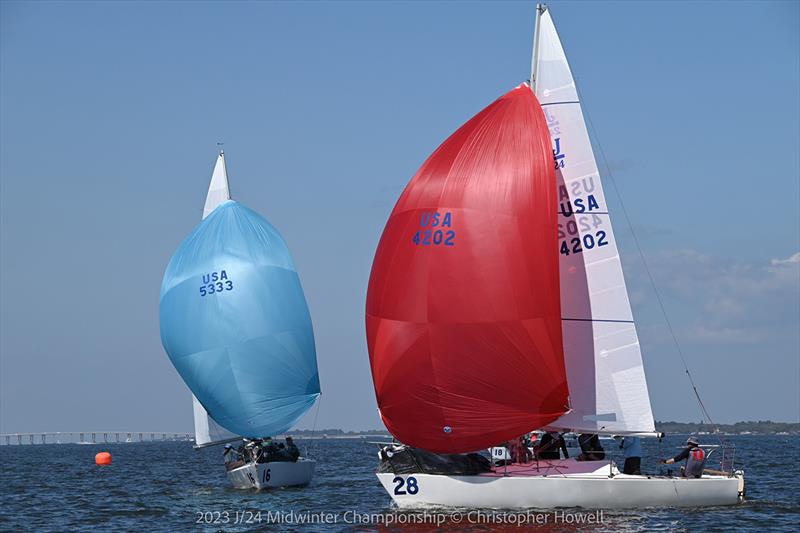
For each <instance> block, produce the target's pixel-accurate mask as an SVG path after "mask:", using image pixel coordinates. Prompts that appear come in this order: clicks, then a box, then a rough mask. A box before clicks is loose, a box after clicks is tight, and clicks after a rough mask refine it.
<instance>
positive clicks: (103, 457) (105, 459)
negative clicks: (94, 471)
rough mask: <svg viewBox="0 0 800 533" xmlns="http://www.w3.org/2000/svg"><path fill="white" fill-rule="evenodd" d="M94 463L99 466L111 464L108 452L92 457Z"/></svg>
mask: <svg viewBox="0 0 800 533" xmlns="http://www.w3.org/2000/svg"><path fill="white" fill-rule="evenodd" d="M94 462H95V463H97V464H98V465H100V466H106V465H110V464H111V454H110V453H108V452H100V453H98V454H97V455H95V456H94Z"/></svg>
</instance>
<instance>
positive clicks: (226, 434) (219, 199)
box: [192, 152, 241, 448]
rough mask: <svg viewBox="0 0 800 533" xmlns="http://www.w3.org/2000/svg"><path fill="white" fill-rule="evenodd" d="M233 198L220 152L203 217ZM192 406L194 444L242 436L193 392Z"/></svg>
mask: <svg viewBox="0 0 800 533" xmlns="http://www.w3.org/2000/svg"><path fill="white" fill-rule="evenodd" d="M230 199H231V192H230V189H229V187H228V172H227V170H226V168H225V153H224V152H220V153H219V156H218V157H217V162H216V164H215V165H214V172H213V174H211V184H210V185H209V187H208V195H207V196H206V204H205V207H203V218H206V217H207V216H208V215H209V214H210V213H211V212H212V211H213V210H214V209H216V207H217V206H218V205H219V204H221V203H223V202H225V201H227V200H230ZM192 407H193V410H194V444H195V447H198V448H201V447H205V446H213V445H215V444H222V443H223V442H228V441H231V440H236V439H239V438H241V437H240V436H239V435H236V434H235V433H231V432H230V431H228V430H227V429H225V428H223V427H222V426H220V425H219V424H217V423H216V422H215V421H214V419H213V418H211V416H210V415H209V414H208V412H206V410H205V408H204V407H203V405H202V404H201V403H200V402H199V401H198V400H197V398H195V396H194V394H192Z"/></svg>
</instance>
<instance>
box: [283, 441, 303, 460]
mask: <svg viewBox="0 0 800 533" xmlns="http://www.w3.org/2000/svg"><path fill="white" fill-rule="evenodd" d="M286 451H287V452H288V454H289V457H291V458H292V461H294V462H297V460H298V459H299V458H300V449H299V448H298V447H297V445H296V444H295V443H294V439H292V437H286Z"/></svg>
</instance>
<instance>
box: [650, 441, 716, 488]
mask: <svg viewBox="0 0 800 533" xmlns="http://www.w3.org/2000/svg"><path fill="white" fill-rule="evenodd" d="M684 459H685V460H686V467H684V468H683V476H684V477H693V478H699V477H700V476H702V475H703V468H704V467H705V464H706V454H705V452H704V451H703V449H702V448H700V443H699V442H698V441H697V439H696V438H694V437H689V438H688V439H686V447H685V448H684V449H683V450H681V453H679V454H678V455H676V456H675V457H673V458H671V459H666V460H664V459H662V460H660V461H659V462H658V463H659V464H667V465H671V464H674V463H677V462H679V461H683V460H684Z"/></svg>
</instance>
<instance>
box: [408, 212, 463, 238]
mask: <svg viewBox="0 0 800 533" xmlns="http://www.w3.org/2000/svg"><path fill="white" fill-rule="evenodd" d="M419 227H420V229H419V230H418V231H417V232H416V233H415V234H414V236H413V237H412V238H411V240H412V241H413V242H414V244H416V245H417V246H431V245H433V246H455V244H456V232H455V230H453V229H449V228H452V227H453V215H452V213H450V212H449V211H447V212H445V213H439V212H438V211H434V212H428V211H426V212H424V213H422V214H421V215H420V219H419Z"/></svg>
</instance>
